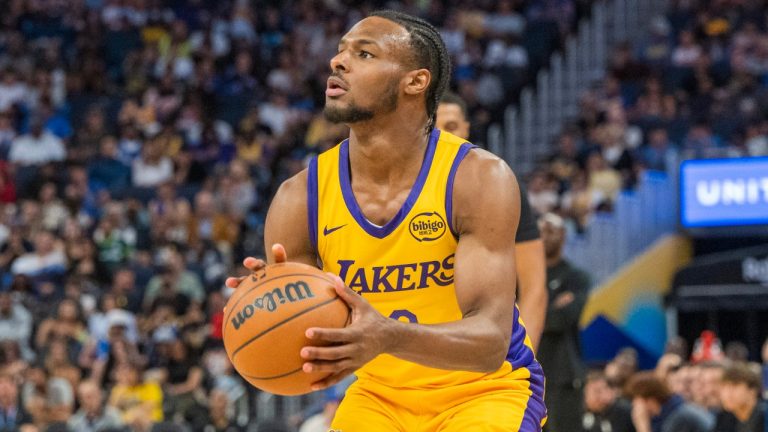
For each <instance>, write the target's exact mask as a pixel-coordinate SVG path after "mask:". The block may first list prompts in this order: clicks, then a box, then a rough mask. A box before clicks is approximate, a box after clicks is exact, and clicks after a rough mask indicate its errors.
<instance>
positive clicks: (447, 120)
mask: <svg viewBox="0 0 768 432" xmlns="http://www.w3.org/2000/svg"><path fill="white" fill-rule="evenodd" d="M468 118H469V115H468V112H467V104H466V103H465V102H464V100H463V99H461V97H459V95H457V94H456V93H453V92H450V91H446V92H445V94H444V95H443V98H442V99H441V100H440V104H439V105H438V106H437V119H436V120H435V127H436V128H437V129H440V130H441V131H443V132H450V133H452V134H454V135H456V136H457V137H459V138H462V139H465V140H466V139H469V129H470V127H471V125H470V124H469V120H468ZM515 271H517V292H518V297H517V304H518V305H519V307H520V316H521V317H522V318H523V322H524V323H525V330H526V332H527V333H528V337H529V338H531V342H532V343H533V349H534V351H536V349H537V348H538V346H539V340H540V339H541V332H542V331H543V329H544V318H545V317H546V316H547V288H546V286H545V285H546V278H547V274H546V269H545V263H544V243H543V242H542V241H541V237H540V235H539V228H538V227H537V226H536V217H535V215H534V214H533V212H532V211H531V205H530V204H529V203H528V194H527V193H526V191H525V188H523V186H522V185H520V224H519V225H518V227H517V232H516V233H515Z"/></svg>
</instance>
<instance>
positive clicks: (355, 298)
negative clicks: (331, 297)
mask: <svg viewBox="0 0 768 432" xmlns="http://www.w3.org/2000/svg"><path fill="white" fill-rule="evenodd" d="M328 275H329V276H331V278H333V280H334V282H335V284H334V285H333V287H334V289H336V294H337V295H338V296H339V297H340V298H341V299H342V300H344V302H345V303H346V304H348V305H349V307H351V308H353V309H354V308H357V307H360V306H362V305H363V304H365V300H364V299H363V298H362V297H361V296H360V295H358V294H357V293H356V292H354V291H353V290H352V288H349V287H348V286H347V285H345V284H344V281H343V280H341V278H340V277H338V276H337V275H335V274H333V273H328Z"/></svg>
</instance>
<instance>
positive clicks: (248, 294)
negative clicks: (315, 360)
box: [222, 263, 349, 395]
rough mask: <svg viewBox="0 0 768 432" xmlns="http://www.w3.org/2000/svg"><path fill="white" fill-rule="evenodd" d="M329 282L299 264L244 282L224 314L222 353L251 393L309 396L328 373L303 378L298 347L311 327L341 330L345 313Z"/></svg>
mask: <svg viewBox="0 0 768 432" xmlns="http://www.w3.org/2000/svg"><path fill="white" fill-rule="evenodd" d="M333 285H334V283H333V280H332V279H331V278H330V277H328V275H326V274H325V273H323V272H322V271H320V270H319V269H317V268H315V267H311V266H308V265H304V264H298V263H283V264H274V265H270V266H267V267H266V268H265V269H264V270H262V271H259V272H257V273H254V274H253V275H251V276H248V277H247V278H245V279H244V280H243V281H242V282H241V283H240V285H239V286H238V288H237V291H235V293H234V294H233V295H232V297H230V299H229V301H228V302H227V306H226V307H225V308H224V328H223V330H222V331H223V335H224V348H225V349H226V351H227V355H228V356H229V360H230V361H231V362H232V364H233V365H234V366H235V369H236V370H237V372H238V373H239V374H240V375H241V376H242V377H243V378H245V379H246V380H247V381H248V382H250V383H251V384H253V385H254V386H255V387H257V388H259V389H261V390H264V391H266V392H269V393H274V394H279V395H299V394H304V393H309V392H311V391H312V390H311V388H310V384H312V383H313V382H315V381H318V380H321V379H323V378H324V377H325V376H326V375H327V373H324V372H322V373H318V372H314V373H306V372H304V371H303V370H302V365H303V364H304V362H305V360H303V359H302V358H301V356H300V355H299V351H300V350H301V348H302V347H304V346H308V345H318V343H317V342H311V341H310V340H309V339H307V338H306V337H305V336H304V333H305V332H306V330H307V329H308V328H310V327H332V328H340V327H344V326H345V325H346V324H347V320H348V318H349V308H348V307H347V304H346V303H344V301H343V300H341V299H340V298H338V297H337V295H336V291H335V290H334V289H333Z"/></svg>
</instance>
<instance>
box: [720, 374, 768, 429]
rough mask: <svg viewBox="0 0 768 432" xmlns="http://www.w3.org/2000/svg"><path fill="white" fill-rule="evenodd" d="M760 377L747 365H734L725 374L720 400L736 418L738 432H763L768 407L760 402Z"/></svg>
mask: <svg viewBox="0 0 768 432" xmlns="http://www.w3.org/2000/svg"><path fill="white" fill-rule="evenodd" d="M761 387H762V383H761V382H760V375H759V374H758V373H756V372H755V371H754V370H753V369H752V368H751V367H749V366H748V365H747V364H746V363H734V364H733V365H732V366H730V367H729V368H727V369H726V370H725V372H724V373H723V378H722V384H721V387H720V399H721V401H722V404H723V408H724V409H725V410H726V411H728V412H730V413H731V414H733V415H734V416H735V417H736V427H735V429H733V430H735V431H736V432H763V431H764V430H765V426H766V421H767V420H768V419H766V415H768V406H766V404H765V402H764V401H761V400H760V389H761Z"/></svg>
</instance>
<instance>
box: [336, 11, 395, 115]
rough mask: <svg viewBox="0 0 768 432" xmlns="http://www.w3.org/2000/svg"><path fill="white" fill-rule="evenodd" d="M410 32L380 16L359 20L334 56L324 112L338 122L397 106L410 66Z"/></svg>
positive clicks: (392, 108)
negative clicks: (407, 59) (403, 81)
mask: <svg viewBox="0 0 768 432" xmlns="http://www.w3.org/2000/svg"><path fill="white" fill-rule="evenodd" d="M409 41H410V35H409V34H408V32H407V31H406V30H405V29H404V28H403V27H401V26H400V25H398V24H396V23H394V22H392V21H389V20H387V19H384V18H379V17H369V18H366V19H364V20H362V21H360V22H359V23H357V24H356V25H355V26H354V27H352V29H351V30H350V31H349V32H348V33H347V34H346V35H344V37H342V38H341V41H340V42H339V52H338V54H336V56H334V57H333V58H332V59H331V70H332V73H331V76H330V78H328V86H327V88H326V91H325V111H324V113H325V115H326V117H327V118H328V120H330V121H332V122H336V123H355V122H360V121H365V120H370V119H372V118H373V117H374V116H375V115H377V114H386V113H389V112H392V111H394V110H395V109H396V108H397V106H398V98H399V96H400V92H401V80H402V78H403V77H404V75H405V73H406V72H407V70H406V69H405V67H404V65H403V60H404V59H405V58H407V57H406V56H408V55H409V54H410V53H409V51H408V49H409V48H408V44H409Z"/></svg>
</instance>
